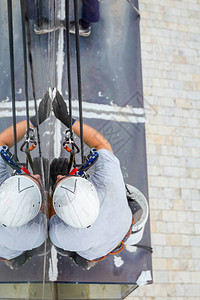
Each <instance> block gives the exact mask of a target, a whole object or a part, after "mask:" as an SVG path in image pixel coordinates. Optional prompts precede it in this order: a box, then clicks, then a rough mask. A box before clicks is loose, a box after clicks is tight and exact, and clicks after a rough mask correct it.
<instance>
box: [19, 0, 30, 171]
mask: <svg viewBox="0 0 200 300" xmlns="http://www.w3.org/2000/svg"><path fill="white" fill-rule="evenodd" d="M20 6H21V21H22V42H23V58H24V91H25V101H26V123H27V125H26V126H27V131H26V138H27V139H28V138H29V103H28V68H27V51H26V27H25V12H24V6H23V1H22V0H20ZM26 148H27V149H28V148H29V143H27V144H26ZM28 162H29V160H28V157H26V168H27V169H28Z"/></svg>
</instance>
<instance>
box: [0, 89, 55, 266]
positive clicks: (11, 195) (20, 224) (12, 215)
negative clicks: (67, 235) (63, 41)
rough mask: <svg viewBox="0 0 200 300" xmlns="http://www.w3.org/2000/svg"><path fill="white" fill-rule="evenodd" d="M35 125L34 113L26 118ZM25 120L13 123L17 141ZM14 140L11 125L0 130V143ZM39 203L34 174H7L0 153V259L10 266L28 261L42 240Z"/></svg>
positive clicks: (43, 105) (43, 112)
mask: <svg viewBox="0 0 200 300" xmlns="http://www.w3.org/2000/svg"><path fill="white" fill-rule="evenodd" d="M49 101H50V99H49V97H48V94H46V95H45V97H44V98H43V100H42V101H41V102H40V105H39V110H38V116H39V124H41V123H42V122H43V121H44V120H45V119H46V118H47V117H48V115H49V112H50V111H49V110H48V106H49V105H48V103H49ZM36 125H37V119H36V116H33V117H31V118H30V127H34V126H36ZM26 128H27V121H26V120H25V121H21V122H19V123H17V124H16V132H17V142H19V141H20V140H21V139H22V138H23V137H24V135H25V133H26ZM13 144H14V135H13V127H12V126H11V127H9V128H8V129H6V130H5V131H3V132H2V133H1V134H0V151H1V150H2V149H3V148H2V146H4V145H5V146H7V147H8V148H10V147H12V146H13ZM41 207H42V186H41V179H40V176H39V175H38V174H35V175H27V174H23V175H14V176H10V174H9V173H8V171H7V169H6V162H5V161H4V160H3V158H2V156H1V155H0V260H3V261H6V264H7V265H8V266H10V267H11V268H18V267H19V266H22V265H23V264H24V263H25V262H26V261H28V260H29V259H30V258H31V257H32V255H33V254H34V250H33V249H36V248H38V247H39V246H41V245H42V244H43V243H44V241H45V215H44V214H43V213H42V211H41Z"/></svg>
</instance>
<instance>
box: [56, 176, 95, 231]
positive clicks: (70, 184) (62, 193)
mask: <svg viewBox="0 0 200 300" xmlns="http://www.w3.org/2000/svg"><path fill="white" fill-rule="evenodd" d="M53 206H54V209H55V212H56V213H57V215H58V216H59V217H60V219H62V220H63V221H64V222H65V223H67V224H68V225H70V226H72V227H75V228H87V227H89V226H90V225H92V224H93V223H94V222H95V220H96V218H97V216H98V214H99V198H98V195H97V192H96V189H95V187H94V186H93V184H92V183H91V182H89V181H88V180H86V179H84V178H82V177H77V176H71V177H66V178H65V179H63V180H61V182H60V183H58V185H57V186H56V188H55V191H54V194H53Z"/></svg>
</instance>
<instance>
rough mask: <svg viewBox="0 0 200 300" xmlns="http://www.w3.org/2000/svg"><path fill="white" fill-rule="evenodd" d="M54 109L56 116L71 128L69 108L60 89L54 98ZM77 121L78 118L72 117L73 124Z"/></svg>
mask: <svg viewBox="0 0 200 300" xmlns="http://www.w3.org/2000/svg"><path fill="white" fill-rule="evenodd" d="M53 111H54V114H55V116H56V118H57V119H59V120H60V121H61V122H62V123H63V124H65V125H66V126H67V127H68V128H70V116H69V113H68V110H67V105H66V103H65V101H64V99H63V97H62V96H61V94H60V93H59V92H58V91H57V92H56V97H55V98H54V100H53ZM75 121H76V120H75V119H73V118H72V125H73V124H74V122H75Z"/></svg>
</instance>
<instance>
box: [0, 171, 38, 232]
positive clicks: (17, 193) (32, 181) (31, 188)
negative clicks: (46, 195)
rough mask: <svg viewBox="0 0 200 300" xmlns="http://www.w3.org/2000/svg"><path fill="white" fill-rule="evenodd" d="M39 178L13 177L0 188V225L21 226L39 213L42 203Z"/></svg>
mask: <svg viewBox="0 0 200 300" xmlns="http://www.w3.org/2000/svg"><path fill="white" fill-rule="evenodd" d="M41 190H42V187H41V183H40V176H39V175H35V176H31V175H15V176H11V177H10V178H8V179H7V180H5V181H4V182H3V183H2V185H1V186H0V223H2V224H3V225H5V226H8V227H19V226H22V225H24V224H26V223H28V222H29V221H31V220H32V219H33V218H35V217H36V215H37V214H38V213H39V211H40V207H41V203H42V192H41Z"/></svg>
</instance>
